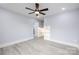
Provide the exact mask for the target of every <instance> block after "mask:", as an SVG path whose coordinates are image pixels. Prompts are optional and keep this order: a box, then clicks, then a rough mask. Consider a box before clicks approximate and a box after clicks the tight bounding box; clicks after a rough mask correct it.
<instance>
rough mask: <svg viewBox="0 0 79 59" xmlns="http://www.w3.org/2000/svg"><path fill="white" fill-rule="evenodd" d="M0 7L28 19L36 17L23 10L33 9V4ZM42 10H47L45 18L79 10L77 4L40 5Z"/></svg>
mask: <svg viewBox="0 0 79 59" xmlns="http://www.w3.org/2000/svg"><path fill="white" fill-rule="evenodd" d="M0 7H2V8H4V9H8V10H10V11H13V12H16V13H20V14H23V15H26V16H29V17H36V16H35V14H28V13H29V12H31V11H30V10H26V9H25V7H29V8H32V9H35V5H34V3H1V4H0ZM43 8H49V10H48V11H46V12H44V13H46V15H45V17H47V16H50V15H54V14H56V13H61V12H65V11H69V10H73V9H77V8H79V4H78V3H40V9H43ZM61 8H66V10H64V11H63V10H62V9H61ZM40 17H42V15H40Z"/></svg>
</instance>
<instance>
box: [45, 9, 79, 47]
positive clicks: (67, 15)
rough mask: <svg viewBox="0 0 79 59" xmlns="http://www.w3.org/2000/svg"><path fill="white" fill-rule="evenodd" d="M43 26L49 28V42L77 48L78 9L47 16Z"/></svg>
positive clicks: (78, 29) (78, 36) (78, 37)
mask: <svg viewBox="0 0 79 59" xmlns="http://www.w3.org/2000/svg"><path fill="white" fill-rule="evenodd" d="M45 25H46V26H50V39H49V40H52V41H56V42H62V43H65V44H70V45H74V46H78V44H79V9H77V10H72V11H68V12H63V13H60V14H56V15H53V16H49V17H47V18H45Z"/></svg>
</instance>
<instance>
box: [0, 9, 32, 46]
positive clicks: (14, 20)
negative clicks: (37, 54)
mask: <svg viewBox="0 0 79 59" xmlns="http://www.w3.org/2000/svg"><path fill="white" fill-rule="evenodd" d="M33 23H34V20H33V19H32V18H28V17H26V16H23V15H20V14H17V13H14V12H10V11H8V10H5V9H3V8H0V46H1V45H5V44H9V43H11V42H16V41H20V40H21V41H22V40H24V39H26V40H27V39H29V38H32V37H33Z"/></svg>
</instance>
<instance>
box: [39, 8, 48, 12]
mask: <svg viewBox="0 0 79 59" xmlns="http://www.w3.org/2000/svg"><path fill="white" fill-rule="evenodd" d="M40 11H48V8H45V9H42V10H40Z"/></svg>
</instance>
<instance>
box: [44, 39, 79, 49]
mask: <svg viewBox="0 0 79 59" xmlns="http://www.w3.org/2000/svg"><path fill="white" fill-rule="evenodd" d="M45 40H48V41H53V42H56V43H59V44H63V45H68V46H72V47H76V48H79V46H78V45H76V44H70V43H67V42H62V41H57V40H52V39H45Z"/></svg>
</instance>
